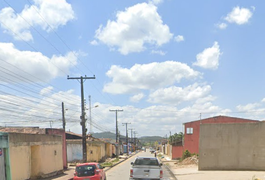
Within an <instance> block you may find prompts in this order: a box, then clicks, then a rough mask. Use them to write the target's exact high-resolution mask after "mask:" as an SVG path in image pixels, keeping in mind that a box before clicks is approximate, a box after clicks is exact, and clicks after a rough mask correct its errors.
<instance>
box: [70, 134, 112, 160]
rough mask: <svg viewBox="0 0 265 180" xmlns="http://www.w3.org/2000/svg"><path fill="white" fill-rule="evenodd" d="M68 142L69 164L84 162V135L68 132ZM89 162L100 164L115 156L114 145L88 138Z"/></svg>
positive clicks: (89, 136)
mask: <svg viewBox="0 0 265 180" xmlns="http://www.w3.org/2000/svg"><path fill="white" fill-rule="evenodd" d="M66 142H67V159H68V162H69V163H75V162H82V160H83V145H82V135H80V134H76V133H73V132H66ZM86 146H87V161H89V162H100V161H104V160H105V159H106V158H109V157H112V155H113V154H115V151H116V148H115V145H114V144H111V143H109V142H105V141H102V140H100V139H97V138H94V137H92V136H91V135H88V136H87V143H86Z"/></svg>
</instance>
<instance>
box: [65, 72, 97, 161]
mask: <svg viewBox="0 0 265 180" xmlns="http://www.w3.org/2000/svg"><path fill="white" fill-rule="evenodd" d="M67 79H77V80H80V83H81V116H80V119H81V123H80V124H81V126H82V146H83V162H86V161H87V148H86V131H87V129H86V118H85V116H86V113H85V103H84V102H85V100H84V85H83V84H84V80H86V79H96V78H95V75H94V77H86V76H85V77H83V76H81V77H69V76H68V77H67Z"/></svg>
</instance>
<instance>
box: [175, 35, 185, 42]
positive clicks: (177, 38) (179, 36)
mask: <svg viewBox="0 0 265 180" xmlns="http://www.w3.org/2000/svg"><path fill="white" fill-rule="evenodd" d="M175 41H177V42H181V41H184V36H181V35H178V36H176V37H175Z"/></svg>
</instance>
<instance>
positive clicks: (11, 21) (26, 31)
mask: <svg viewBox="0 0 265 180" xmlns="http://www.w3.org/2000/svg"><path fill="white" fill-rule="evenodd" d="M39 14H40V15H41V16H39ZM0 19H1V21H0V23H1V26H2V28H4V29H5V32H7V33H9V34H11V35H12V36H13V37H14V38H15V39H17V40H21V38H22V39H23V40H24V41H30V40H33V37H32V34H31V32H30V28H31V26H40V27H41V28H42V29H43V30H46V31H47V32H49V31H51V30H52V29H56V28H58V27H59V26H62V25H65V24H66V23H67V22H68V21H70V20H72V19H74V12H73V10H72V7H71V5H70V4H68V3H67V2H66V1H65V0H52V1H44V0H34V5H32V6H25V8H24V9H23V10H22V12H21V13H19V14H17V13H15V11H14V10H13V9H12V8H11V7H6V8H3V9H2V10H1V11H0ZM43 19H45V20H43ZM47 23H48V24H49V25H50V26H51V27H50V26H49V25H48V24H47Z"/></svg>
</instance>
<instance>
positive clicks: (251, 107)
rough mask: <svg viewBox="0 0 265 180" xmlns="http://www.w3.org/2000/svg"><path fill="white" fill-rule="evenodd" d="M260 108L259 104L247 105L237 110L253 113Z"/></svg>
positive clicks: (238, 107) (239, 106)
mask: <svg viewBox="0 0 265 180" xmlns="http://www.w3.org/2000/svg"><path fill="white" fill-rule="evenodd" d="M258 107H260V104H259V103H250V104H247V105H238V106H237V107H236V108H237V110H238V111H253V110H255V109H256V108H258Z"/></svg>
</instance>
